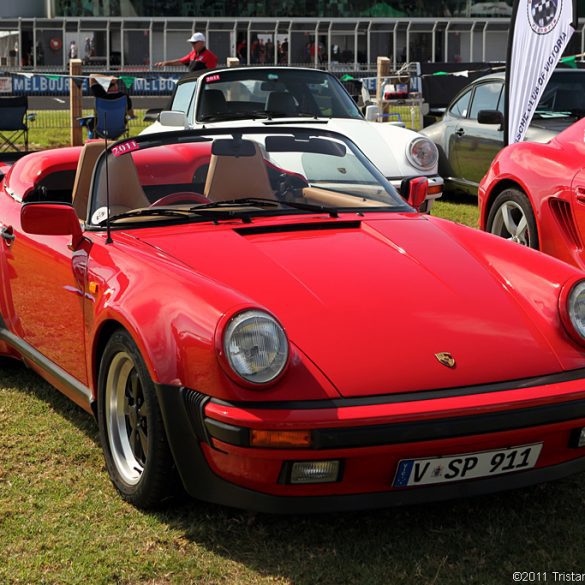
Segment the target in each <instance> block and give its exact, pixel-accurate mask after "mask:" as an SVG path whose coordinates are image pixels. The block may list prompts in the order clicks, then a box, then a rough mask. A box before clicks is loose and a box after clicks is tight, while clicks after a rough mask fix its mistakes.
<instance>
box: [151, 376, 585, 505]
mask: <svg viewBox="0 0 585 585" xmlns="http://www.w3.org/2000/svg"><path fill="white" fill-rule="evenodd" d="M583 377H585V370H579V371H575V372H569V373H566V374H561V375H556V376H545V377H542V378H538V379H532V380H522V381H518V382H515V383H514V384H492V385H486V386H476V387H473V388H458V389H452V390H445V391H432V392H418V393H412V394H404V395H390V396H378V397H368V398H360V399H345V400H344V399H337V400H330V401H328V400H323V401H315V402H289V403H240V404H231V403H226V402H223V401H218V400H215V399H212V398H210V397H207V396H204V395H202V394H199V393H197V392H194V391H192V390H189V389H185V388H181V389H178V388H176V387H169V386H158V387H157V394H158V397H159V402H160V405H161V410H162V413H163V418H164V420H165V426H166V429H167V434H168V438H169V442H170V445H171V450H172V452H173V455H174V457H175V461H176V463H177V467H178V469H179V472H180V474H181V477H182V479H183V483H184V485H185V488H186V489H187V491H188V492H189V493H190V494H191V495H192V496H194V497H196V498H199V499H202V500H206V501H211V502H215V503H220V504H225V505H229V506H234V507H238V508H245V509H250V510H256V511H262V512H275V513H308V512H329V511H336V510H345V509H364V508H375V507H387V506H393V505H404V504H416V503H421V502H428V501H438V500H446V499H452V498H459V497H464V496H471V495H480V494H486V493H494V492H498V491H502V490H506V489H512V488H518V487H524V486H528V485H531V484H535V483H540V482H544V481H549V480H554V479H559V478H561V477H565V476H567V475H571V474H573V473H577V472H580V471H585V449H584V448H577V447H575V446H574V443H573V439H574V435H575V432H576V431H577V430H578V429H579V428H581V427H585V384H584V382H583ZM252 429H256V430H262V429H264V430H266V429H272V430H301V429H305V430H307V429H309V430H310V431H311V436H312V444H311V447H310V448H306V449H299V448H296V449H275V448H271V449H267V448H258V447H251V446H250V431H251V430H252ZM529 443H542V444H543V447H542V451H541V454H540V457H539V459H538V461H537V463H536V466H535V467H534V468H533V469H529V470H525V471H514V472H511V473H506V474H501V475H495V476H489V477H485V478H479V479H472V480H465V481H458V482H454V483H439V484H434V485H430V486H417V487H410V488H397V487H393V485H392V483H393V479H394V476H395V473H396V469H397V466H398V462H399V461H400V460H403V459H417V458H431V457H439V456H449V455H457V454H462V453H471V452H480V451H489V450H497V449H504V448H510V447H514V446H518V445H526V444H529ZM311 460H314V461H322V460H340V461H341V462H342V466H343V475H342V477H341V480H340V481H337V482H335V483H322V484H308V485H307V484H299V485H296V484H295V485H291V484H290V483H287V481H286V478H285V475H284V474H283V469H284V468H285V467H286V466H287V465H289V464H290V463H291V462H293V461H311Z"/></svg>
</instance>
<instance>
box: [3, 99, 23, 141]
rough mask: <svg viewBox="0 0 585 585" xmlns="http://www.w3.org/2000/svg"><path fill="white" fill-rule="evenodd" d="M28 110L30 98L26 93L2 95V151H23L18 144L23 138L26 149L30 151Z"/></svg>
mask: <svg viewBox="0 0 585 585" xmlns="http://www.w3.org/2000/svg"><path fill="white" fill-rule="evenodd" d="M27 110H28V98H27V97H26V96H25V95H21V96H15V97H0V152H5V151H9V150H15V151H22V150H23V149H22V147H19V145H18V144H17V142H18V141H19V140H22V139H24V151H25V152H27V151H28V126H27V123H26V121H27V116H26V112H27ZM21 146H22V145H21Z"/></svg>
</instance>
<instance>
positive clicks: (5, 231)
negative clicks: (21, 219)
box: [0, 225, 16, 245]
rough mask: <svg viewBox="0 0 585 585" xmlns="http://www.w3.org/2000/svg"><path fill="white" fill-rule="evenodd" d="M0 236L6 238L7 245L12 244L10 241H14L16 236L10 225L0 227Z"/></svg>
mask: <svg viewBox="0 0 585 585" xmlns="http://www.w3.org/2000/svg"><path fill="white" fill-rule="evenodd" d="M0 236H2V237H3V238H4V239H5V240H6V243H7V244H8V245H10V244H12V242H14V238H15V237H16V236H15V235H14V231H13V229H12V226H11V225H8V226H6V225H5V226H2V228H0Z"/></svg>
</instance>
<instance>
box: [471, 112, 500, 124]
mask: <svg viewBox="0 0 585 585" xmlns="http://www.w3.org/2000/svg"><path fill="white" fill-rule="evenodd" d="M477 122H478V123H479V124H499V125H500V126H501V125H503V124H504V115H503V114H502V112H500V111H498V110H480V111H479V112H478V113H477Z"/></svg>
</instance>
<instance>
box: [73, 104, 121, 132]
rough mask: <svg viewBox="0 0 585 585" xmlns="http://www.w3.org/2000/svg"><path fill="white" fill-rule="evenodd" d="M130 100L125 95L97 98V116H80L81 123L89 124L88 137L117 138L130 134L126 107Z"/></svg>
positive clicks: (83, 124)
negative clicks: (113, 97)
mask: <svg viewBox="0 0 585 585" xmlns="http://www.w3.org/2000/svg"><path fill="white" fill-rule="evenodd" d="M127 106H128V100H127V99H126V97H125V96H122V97H119V98H116V99H104V98H99V97H96V98H95V116H89V117H86V118H80V119H79V123H80V124H81V125H82V126H87V129H88V133H87V137H88V138H107V139H108V140H116V139H117V138H119V137H120V136H122V135H124V136H128V124H127V119H126V108H127Z"/></svg>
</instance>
